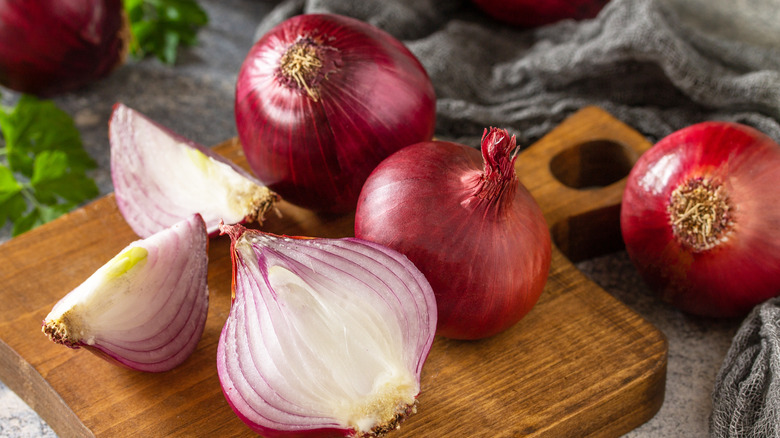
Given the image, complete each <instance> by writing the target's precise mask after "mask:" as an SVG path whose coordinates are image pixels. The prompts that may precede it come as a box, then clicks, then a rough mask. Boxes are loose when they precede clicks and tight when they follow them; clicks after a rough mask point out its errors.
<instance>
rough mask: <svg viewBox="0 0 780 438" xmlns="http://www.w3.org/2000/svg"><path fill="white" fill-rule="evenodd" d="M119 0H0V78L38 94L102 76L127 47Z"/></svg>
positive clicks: (53, 92) (74, 86) (46, 94)
mask: <svg viewBox="0 0 780 438" xmlns="http://www.w3.org/2000/svg"><path fill="white" fill-rule="evenodd" d="M129 35H130V30H129V23H128V21H127V17H126V15H125V12H124V7H123V4H122V0H57V1H49V0H0V84H2V85H3V86H5V87H8V88H10V89H12V90H15V91H19V92H22V93H27V94H34V95H37V96H39V97H51V96H54V95H58V94H61V93H64V92H68V91H73V90H76V89H78V88H80V87H83V86H85V85H87V84H90V83H92V82H94V81H96V80H98V79H101V78H103V77H106V76H107V75H109V74H110V73H111V72H112V71H114V70H115V69H116V68H117V67H118V66H119V65H121V64H122V63H123V62H124V60H125V57H126V55H127V51H128V48H129Z"/></svg>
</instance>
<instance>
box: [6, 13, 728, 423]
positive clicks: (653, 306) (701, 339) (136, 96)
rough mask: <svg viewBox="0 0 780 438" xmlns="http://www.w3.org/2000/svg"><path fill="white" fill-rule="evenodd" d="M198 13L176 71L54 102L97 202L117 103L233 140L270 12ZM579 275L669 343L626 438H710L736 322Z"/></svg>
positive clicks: (132, 70) (604, 272)
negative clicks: (247, 72) (84, 158)
mask: <svg viewBox="0 0 780 438" xmlns="http://www.w3.org/2000/svg"><path fill="white" fill-rule="evenodd" d="M201 4H202V5H203V7H204V8H205V9H206V10H207V12H208V14H209V16H210V24H209V26H208V27H207V28H205V29H203V30H202V31H201V33H200V37H199V38H200V43H199V45H198V46H197V47H194V48H192V49H188V50H186V51H184V52H183V53H182V54H181V55H180V59H179V62H178V63H177V65H176V66H175V67H174V68H171V67H166V66H163V65H161V64H160V63H159V62H158V61H156V60H154V59H148V60H144V61H141V62H135V63H131V64H128V65H125V66H123V67H121V68H120V69H119V70H117V71H115V72H114V73H113V74H112V75H111V76H110V77H108V78H107V79H105V80H103V81H100V82H98V83H96V84H94V85H91V86H89V87H88V88H87V89H84V90H80V91H79V92H77V93H72V94H68V95H65V96H61V97H58V98H56V99H55V100H56V102H57V103H58V104H59V105H60V106H61V107H62V108H63V109H65V110H66V111H67V112H68V113H70V114H71V115H72V116H73V118H74V120H75V121H76V124H77V126H78V127H79V129H80V131H81V133H82V139H83V141H84V144H85V146H86V147H87V150H88V151H89V152H90V154H91V155H92V156H93V157H94V158H95V159H96V160H97V161H98V164H99V166H100V168H99V169H98V170H97V171H96V172H95V173H94V174H93V176H94V178H95V179H96V180H97V182H98V184H99V186H100V187H101V191H102V193H103V194H106V193H108V192H110V191H111V178H110V173H109V158H108V148H109V144H108V133H107V121H108V118H109V116H110V113H111V107H112V105H113V104H114V103H115V102H118V101H121V102H124V103H125V104H127V105H128V106H130V107H132V108H135V109H137V110H139V111H141V112H143V113H145V114H146V115H148V116H149V117H151V118H152V119H154V120H157V121H159V122H160V123H162V124H164V125H166V126H168V127H170V128H171V129H173V130H174V131H176V132H178V133H180V134H182V135H184V136H186V137H188V138H191V139H192V140H194V141H196V142H198V143H201V144H207V145H211V144H216V143H219V142H220V141H222V140H225V139H227V138H230V137H233V136H235V135H236V131H235V125H234V119H233V92H234V86H235V77H236V75H237V73H238V70H239V68H240V65H241V62H242V61H243V58H244V56H245V55H246V53H247V51H248V50H249V48H250V47H251V45H252V43H253V40H254V32H255V28H256V26H257V24H258V23H259V21H260V19H261V18H262V17H263V16H264V14H266V13H267V12H268V11H269V10H270V9H271V8H272V7H273V6H274V5H275V2H273V1H262V0H202V1H201ZM9 235H10V231H9V227H8V226H6V227H4V228H3V229H2V230H0V242H3V241H5V240H7V239H8V238H9ZM0 250H2V246H0ZM578 267H579V268H580V269H581V270H582V271H583V272H584V273H585V274H586V275H587V276H589V277H590V278H591V279H592V280H593V281H594V282H596V284H598V285H600V286H601V287H603V288H604V289H605V290H606V291H608V292H609V293H611V294H613V295H614V296H615V297H617V298H618V299H619V300H621V301H622V302H624V303H625V304H626V305H627V306H629V307H630V308H632V309H633V310H635V311H636V312H637V313H639V314H640V315H642V316H644V317H645V318H646V319H647V320H648V321H649V322H651V323H652V324H653V325H655V326H656V327H658V328H659V329H660V330H661V331H663V333H664V334H665V335H666V336H667V338H668V342H669V357H668V371H667V372H668V374H667V383H666V396H665V401H664V404H663V406H662V407H661V409H660V411H659V412H658V413H657V414H656V415H655V417H653V418H652V419H651V420H650V421H648V422H647V423H645V424H644V425H642V426H640V427H638V428H637V429H635V430H634V431H632V432H630V433H628V434H627V435H625V436H627V437H632V438H655V437H658V438H666V437H671V436H685V437H706V436H708V432H707V430H708V417H709V414H710V410H711V405H712V403H711V400H710V394H711V391H712V387H713V383H714V380H715V376H716V374H717V372H718V370H719V368H720V365H721V362H722V360H723V358H724V356H725V354H726V351H727V350H728V348H729V346H730V344H731V339H732V337H733V335H734V333H735V332H736V330H737V328H738V326H739V321H713V320H708V319H700V318H695V317H690V316H686V315H684V314H682V313H680V312H679V311H677V310H675V309H673V308H670V307H669V306H667V305H664V304H663V303H661V302H659V301H658V300H657V299H656V298H655V297H654V296H652V295H651V294H650V292H649V291H648V290H647V288H646V287H645V285H644V284H643V283H642V281H641V279H640V278H639V277H638V276H637V274H636V273H635V271H634V269H633V266H632V265H631V262H630V261H629V260H628V257H627V256H626V254H625V253H624V252H619V253H615V254H611V255H608V256H604V257H600V258H597V259H593V260H588V261H586V262H582V263H579V264H578ZM53 436H56V434H55V433H54V432H53V431H52V430H51V428H49V426H48V425H47V424H46V423H45V422H43V421H42V420H41V419H40V417H39V416H38V415H37V414H36V413H35V412H34V411H32V410H31V409H30V408H29V407H28V406H27V405H26V404H25V403H24V402H23V401H22V400H21V399H20V398H19V396H18V395H17V394H15V393H13V392H12V391H10V390H9V389H8V388H7V387H6V386H5V385H4V384H2V382H0V437H8V438H20V437H53Z"/></svg>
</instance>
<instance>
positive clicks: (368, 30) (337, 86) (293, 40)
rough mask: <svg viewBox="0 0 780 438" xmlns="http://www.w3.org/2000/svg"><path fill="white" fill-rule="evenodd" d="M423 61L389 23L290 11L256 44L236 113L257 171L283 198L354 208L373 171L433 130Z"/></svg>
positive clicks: (317, 206) (320, 207)
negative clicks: (390, 31)
mask: <svg viewBox="0 0 780 438" xmlns="http://www.w3.org/2000/svg"><path fill="white" fill-rule="evenodd" d="M435 111H436V99H435V95H434V90H433V86H432V84H431V82H430V79H429V78H428V74H427V73H426V72H425V70H424V68H423V67H422V65H421V64H420V62H419V61H418V60H417V58H415V57H414V55H413V54H412V53H411V52H409V50H407V49H406V47H404V46H403V44H402V43H400V42H399V41H398V40H396V39H395V38H393V37H392V36H391V35H389V34H387V33H386V32H384V31H382V30H380V29H378V28H376V27H374V26H372V25H370V24H368V23H364V22H361V21H358V20H355V19H353V18H349V17H342V16H339V15H328V14H322V15H321V14H308V15H300V16H296V17H292V18H290V19H288V20H287V21H284V22H283V23H281V24H279V25H278V26H276V27H275V28H274V29H272V30H271V31H269V32H268V33H267V34H266V35H264V36H263V37H262V38H261V39H260V40H259V41H257V43H255V45H254V46H253V47H252V49H251V50H250V52H249V54H248V55H247V58H246V60H245V61H244V64H243V66H242V67H241V70H240V72H239V75H238V83H237V86H236V106H235V116H236V124H237V126H238V134H239V137H240V139H241V143H242V145H243V147H244V151H245V153H246V157H247V160H248V161H249V165H250V167H251V168H252V170H253V171H254V173H255V174H256V175H257V176H258V177H259V178H260V180H261V181H263V182H264V183H265V184H266V185H268V186H269V187H270V188H271V189H272V190H274V191H275V192H277V193H279V194H280V195H281V196H282V197H283V198H284V199H285V200H287V201H290V202H292V203H294V204H297V205H300V206H303V207H307V208H310V209H313V210H317V211H326V212H346V211H353V210H354V209H355V205H356V203H357V198H358V195H359V194H360V188H361V186H362V185H363V182H364V181H365V180H366V178H367V177H368V174H369V173H371V170H373V169H374V167H375V166H376V165H377V164H379V162H380V161H382V159H384V158H385V157H387V156H388V155H390V154H391V153H393V152H395V151H397V150H399V149H401V148H402V147H404V146H407V145H409V144H412V143H416V142H419V141H424V140H428V139H430V138H431V136H432V135H433V130H434V124H435Z"/></svg>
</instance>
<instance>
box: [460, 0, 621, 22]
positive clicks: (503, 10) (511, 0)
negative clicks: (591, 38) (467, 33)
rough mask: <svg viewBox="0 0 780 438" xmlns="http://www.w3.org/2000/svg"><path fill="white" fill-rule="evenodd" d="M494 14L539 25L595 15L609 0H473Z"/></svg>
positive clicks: (510, 19) (503, 18) (500, 17)
mask: <svg viewBox="0 0 780 438" xmlns="http://www.w3.org/2000/svg"><path fill="white" fill-rule="evenodd" d="M472 1H473V2H474V4H475V5H477V7H479V8H480V9H482V10H483V11H484V12H485V13H487V14H488V15H490V16H491V17H493V18H495V19H497V20H499V21H502V22H505V23H509V24H512V25H517V26H523V27H539V26H544V25H547V24H551V23H555V22H558V21H561V20H565V19H574V20H582V19H587V18H594V17H595V16H597V15H598V13H599V12H600V11H601V9H603V8H604V6H605V5H606V4H607V3H608V2H609V0H544V1H540V0H472Z"/></svg>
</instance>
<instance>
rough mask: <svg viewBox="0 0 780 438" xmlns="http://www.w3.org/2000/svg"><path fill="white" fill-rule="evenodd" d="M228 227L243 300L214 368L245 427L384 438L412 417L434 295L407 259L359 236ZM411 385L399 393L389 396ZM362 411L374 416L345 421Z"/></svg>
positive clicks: (270, 432)
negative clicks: (311, 235)
mask: <svg viewBox="0 0 780 438" xmlns="http://www.w3.org/2000/svg"><path fill="white" fill-rule="evenodd" d="M222 231H223V232H224V233H225V234H228V235H230V237H231V258H232V261H233V293H234V295H233V297H234V298H233V302H232V303H231V309H230V315H229V316H228V319H227V321H226V323H225V326H224V327H223V330H222V333H221V335H220V340H219V344H218V349H217V371H218V375H219V379H220V384H221V386H222V390H223V393H224V395H225V398H226V399H227V401H228V404H229V405H230V406H231V408H232V409H233V410H234V411H235V413H236V414H237V415H238V417H239V418H241V420H242V421H244V422H245V423H246V424H247V425H248V426H249V427H250V428H251V429H252V430H254V431H255V432H257V433H259V434H262V435H263V436H268V437H282V436H284V437H289V436H306V437H315V436H317V437H319V436H350V437H363V436H383V435H384V434H385V433H387V432H390V431H392V430H394V429H396V428H397V427H398V426H399V425H400V423H401V422H402V421H403V420H404V419H405V418H406V417H408V416H409V415H411V414H413V413H414V412H415V409H416V408H415V407H416V403H417V402H416V397H417V394H418V393H419V391H420V375H421V372H422V367H423V364H424V362H425V360H426V358H427V355H428V352H429V351H430V348H431V345H432V342H433V338H434V333H435V328H436V300H435V297H434V295H433V291H432V290H431V288H430V285H429V284H428V282H427V281H426V279H425V277H424V276H423V275H422V273H420V271H419V270H417V269H416V268H415V267H414V265H412V263H411V262H410V261H409V260H408V259H406V258H405V257H404V256H403V255H401V254H398V253H397V252H395V251H392V250H390V249H388V248H384V247H382V246H381V245H377V244H374V243H371V242H365V241H361V240H359V239H354V238H345V239H323V238H306V237H287V236H277V235H273V234H269V233H263V232H261V231H257V230H247V229H246V228H244V227H243V226H241V225H233V226H227V225H226V226H224V227H222ZM278 272H282V273H284V274H283V275H282V277H279V276H278V274H276V273H278ZM283 277H286V279H287V280H292V281H293V282H292V283H285V282H280V281H279V280H278V279H279V278H283ZM293 284H296V285H297V286H296V287H291V286H290V285H293ZM347 309H352V310H350V311H348V310H347ZM312 321H313V322H312ZM309 322H312V325H311V326H309V325H308V324H309ZM312 338H317V339H312ZM353 338H354V339H353ZM376 342H379V343H378V344H377V343H376ZM382 346H384V348H382ZM378 347H379V349H377V348H378ZM399 348H400V350H398V349H399ZM346 368H349V369H346ZM368 368H371V370H370V371H368V370H367V369H368ZM363 372H365V373H363ZM353 380H354V382H353ZM355 382H357V383H355ZM403 382H405V383H404V384H403V385H401V386H399V388H402V389H400V391H401V392H400V393H396V392H390V393H386V392H384V388H386V386H385V385H390V384H397V383H403ZM366 383H368V386H369V387H371V388H372V389H371V390H369V391H368V392H367V393H364V392H363V391H366V386H365V385H366ZM377 384H379V388H382V389H381V390H379V392H378V393H377V392H376V391H377V390H378V389H377V386H376V385H377ZM361 385H363V386H361ZM407 385H408V386H407ZM387 387H388V388H391V389H392V388H394V386H392V385H391V386H387ZM359 388H363V389H362V390H360V389H359ZM349 394H353V395H352V396H351V397H350V396H349ZM392 394H395V395H392ZM402 394H403V397H401V395H402ZM385 395H388V397H386V398H385V397H384V396H385ZM376 397H378V398H376ZM396 397H401V398H400V399H397V398H396ZM331 398H332V399H331ZM328 400H330V401H331V403H328ZM366 400H368V401H369V404H368V405H365V406H364V405H363V403H364V402H365V401H366ZM401 400H405V401H403V402H401ZM375 402H376V403H375ZM396 402H399V403H401V404H400V405H396V404H395V403H396ZM354 406H358V407H366V408H371V409H372V410H368V411H363V410H362V408H361V409H358V411H356V412H359V413H358V414H357V416H358V417H357V420H358V421H357V425H356V424H351V423H350V422H349V421H346V420H345V419H349V418H352V417H351V416H350V415H355V414H354V412H353V411H352V410H351V409H350V407H354ZM373 409H378V410H379V411H381V412H382V413H383V414H382V417H381V418H382V420H379V419H377V418H374V416H375V415H379V414H378V413H377V412H374V411H373ZM344 415H347V416H346V417H343V416H344ZM342 417H343V418H342ZM361 418H362V420H361ZM368 420H371V421H368ZM366 421H367V422H366ZM374 421H378V423H374ZM358 426H360V427H358Z"/></svg>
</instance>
